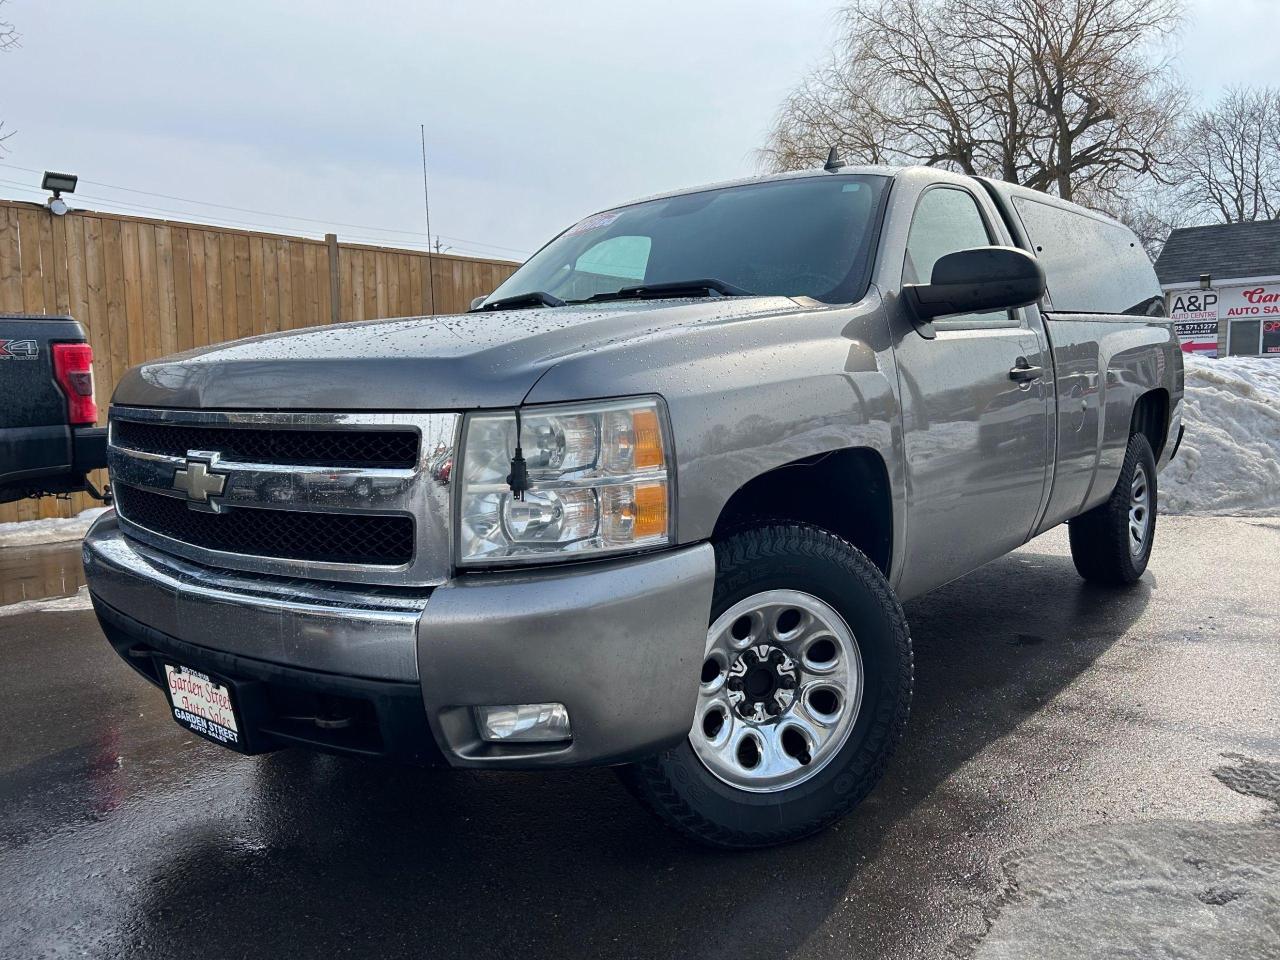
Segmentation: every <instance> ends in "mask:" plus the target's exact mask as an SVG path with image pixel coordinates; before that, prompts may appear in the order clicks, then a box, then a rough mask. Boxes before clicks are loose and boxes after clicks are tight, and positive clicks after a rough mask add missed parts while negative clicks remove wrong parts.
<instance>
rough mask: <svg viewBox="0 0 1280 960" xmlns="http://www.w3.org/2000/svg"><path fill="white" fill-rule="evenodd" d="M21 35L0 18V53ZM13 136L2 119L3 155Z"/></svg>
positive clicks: (0, 145) (0, 146)
mask: <svg viewBox="0 0 1280 960" xmlns="http://www.w3.org/2000/svg"><path fill="white" fill-rule="evenodd" d="M4 3H5V0H0V6H3V5H4ZM20 37H21V35H20V34H19V33H18V31H17V28H15V27H14V25H13V24H12V23H9V22H8V21H7V20H0V53H3V52H4V51H6V50H11V49H13V48H14V47H16V46H17V45H18V40H19V39H20ZM11 136H13V132H12V131H10V132H9V133H5V132H4V121H3V120H0V155H3V154H4V152H5V146H4V142H5V141H6V140H8V139H9V138H10V137H11Z"/></svg>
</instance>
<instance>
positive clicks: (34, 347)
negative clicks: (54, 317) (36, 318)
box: [0, 340, 40, 360]
mask: <svg viewBox="0 0 1280 960" xmlns="http://www.w3.org/2000/svg"><path fill="white" fill-rule="evenodd" d="M39 355H40V345H39V344H37V343H36V342H35V341H34V340H0V360H34V359H35V358H36V357H37V356H39Z"/></svg>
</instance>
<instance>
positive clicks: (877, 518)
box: [712, 447, 894, 577]
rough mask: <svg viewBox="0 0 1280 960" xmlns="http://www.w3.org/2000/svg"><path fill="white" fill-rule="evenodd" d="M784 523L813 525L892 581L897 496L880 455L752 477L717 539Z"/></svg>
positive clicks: (830, 457) (860, 452) (843, 457)
mask: <svg viewBox="0 0 1280 960" xmlns="http://www.w3.org/2000/svg"><path fill="white" fill-rule="evenodd" d="M770 520H779V521H793V522H797V523H810V524H813V525H814V526H817V527H821V528H822V529H824V530H828V531H830V532H831V533H834V534H835V535H836V536H838V537H841V538H843V539H844V540H847V541H849V542H850V543H852V544H853V545H854V546H855V547H857V548H858V549H859V550H861V551H862V552H863V553H864V554H866V555H867V557H868V559H870V560H871V562H872V563H874V564H875V565H876V566H877V567H878V568H879V569H880V572H881V573H883V574H884V575H885V576H886V577H887V576H889V571H890V568H891V565H892V562H893V549H894V543H893V496H892V491H891V488H890V485H889V471H888V467H887V465H886V464H885V461H884V458H883V457H882V456H881V455H880V452H879V451H877V450H875V449H873V448H871V447H846V448H843V449H840V450H831V451H827V452H824V453H819V454H814V455H812V456H808V457H803V458H801V459H799V460H793V461H791V462H790V463H784V464H782V465H780V466H777V467H774V468H773V469H771V470H768V471H766V472H764V473H761V474H758V475H757V476H755V477H753V478H751V479H750V480H748V481H747V482H746V483H744V484H743V485H742V486H741V487H739V488H738V489H737V490H736V491H734V493H733V494H732V495H731V496H730V497H729V499H728V500H727V501H726V502H725V504H724V506H723V508H722V509H721V511H720V515H719V517H718V518H717V520H716V525H715V530H714V533H713V534H712V537H713V539H717V540H718V539H721V538H723V537H724V536H726V535H728V534H729V533H731V532H732V531H734V530H736V529H740V528H741V527H743V526H747V525H752V524H757V523H760V522H764V521H770Z"/></svg>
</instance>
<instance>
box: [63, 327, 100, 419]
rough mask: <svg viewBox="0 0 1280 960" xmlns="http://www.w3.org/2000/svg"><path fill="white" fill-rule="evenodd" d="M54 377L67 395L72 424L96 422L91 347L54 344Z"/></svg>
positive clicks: (75, 344) (96, 411) (96, 410)
mask: <svg viewBox="0 0 1280 960" xmlns="http://www.w3.org/2000/svg"><path fill="white" fill-rule="evenodd" d="M53 376H54V379H56V380H57V381H58V386H60V387H62V392H63V393H65V394H66V395H67V414H68V417H67V419H68V422H70V423H71V424H73V425H78V424H85V423H97V422H98V404H97V403H96V402H94V399H93V347H91V346H89V344H87V343H55V344H54V345H53Z"/></svg>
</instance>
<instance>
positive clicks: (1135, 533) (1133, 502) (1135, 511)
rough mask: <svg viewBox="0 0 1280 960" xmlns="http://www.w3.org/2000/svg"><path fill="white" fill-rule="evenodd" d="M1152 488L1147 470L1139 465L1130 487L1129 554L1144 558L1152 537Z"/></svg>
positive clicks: (1134, 472)
mask: <svg viewBox="0 0 1280 960" xmlns="http://www.w3.org/2000/svg"><path fill="white" fill-rule="evenodd" d="M1150 501H1151V487H1150V485H1149V484H1148V483H1147V470H1146V468H1145V467H1144V466H1143V465H1142V464H1138V466H1137V469H1135V470H1134V471H1133V483H1132V485H1131V486H1130V487H1129V552H1130V553H1131V554H1132V555H1133V556H1135V557H1140V556H1142V551H1143V550H1144V549H1145V548H1146V546H1147V538H1148V537H1149V536H1150V535H1151V502H1150Z"/></svg>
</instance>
